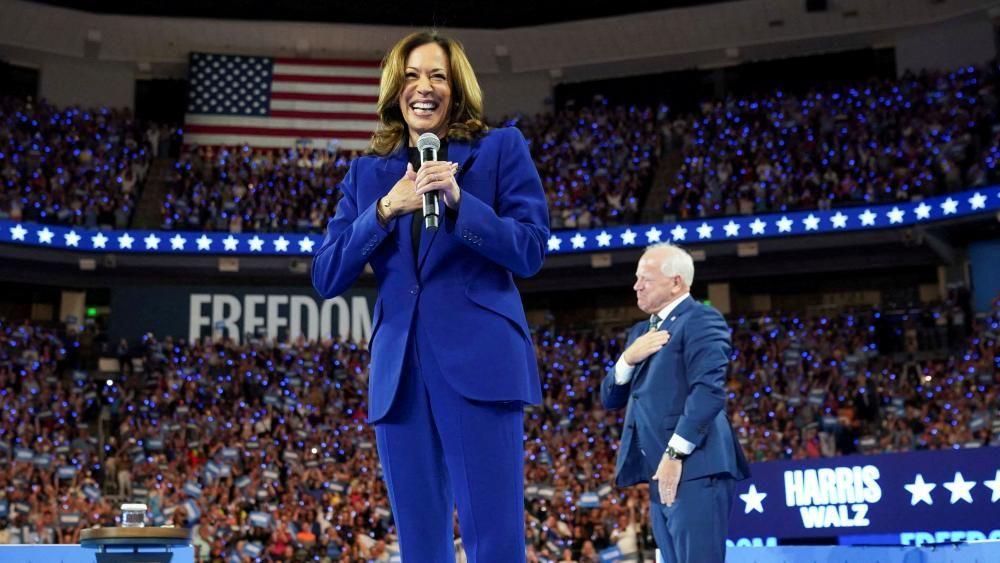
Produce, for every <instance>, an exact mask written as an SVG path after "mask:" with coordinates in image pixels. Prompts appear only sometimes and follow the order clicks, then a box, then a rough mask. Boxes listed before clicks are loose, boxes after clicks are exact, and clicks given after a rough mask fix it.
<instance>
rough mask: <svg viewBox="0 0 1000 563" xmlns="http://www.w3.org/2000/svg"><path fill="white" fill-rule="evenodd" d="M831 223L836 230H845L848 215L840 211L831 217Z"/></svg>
mask: <svg viewBox="0 0 1000 563" xmlns="http://www.w3.org/2000/svg"><path fill="white" fill-rule="evenodd" d="M830 222H831V223H833V228H834V229H843V228H845V227H847V215H844V214H843V213H841V212H840V211H838V212H837V214H836V215H834V216H833V217H830Z"/></svg>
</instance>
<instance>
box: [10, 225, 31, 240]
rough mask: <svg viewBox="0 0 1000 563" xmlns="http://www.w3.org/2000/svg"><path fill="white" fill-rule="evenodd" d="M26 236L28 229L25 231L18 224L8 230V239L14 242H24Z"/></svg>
mask: <svg viewBox="0 0 1000 563" xmlns="http://www.w3.org/2000/svg"><path fill="white" fill-rule="evenodd" d="M27 234H28V229H25V228H24V227H22V226H21V225H20V224H17V225H14V226H13V227H11V228H10V237H11V238H12V239H14V240H24V236H25V235H27Z"/></svg>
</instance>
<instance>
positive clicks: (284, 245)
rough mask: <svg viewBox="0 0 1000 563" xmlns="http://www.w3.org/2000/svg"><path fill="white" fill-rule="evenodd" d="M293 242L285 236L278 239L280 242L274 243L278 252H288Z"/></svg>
mask: <svg viewBox="0 0 1000 563" xmlns="http://www.w3.org/2000/svg"><path fill="white" fill-rule="evenodd" d="M290 242H292V241H290V240H288V239H286V238H285V237H284V236H280V237H278V240H276V241H274V249H275V250H276V251H278V252H288V243H290Z"/></svg>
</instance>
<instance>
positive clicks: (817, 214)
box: [0, 186, 1000, 256]
mask: <svg viewBox="0 0 1000 563" xmlns="http://www.w3.org/2000/svg"><path fill="white" fill-rule="evenodd" d="M996 210H1000V186H990V187H988V188H980V189H975V190H968V191H965V192H958V193H953V194H950V195H947V196H940V197H933V198H928V199H926V200H923V201H916V202H897V203H892V204H884V205H861V206H857V207H843V208H838V209H831V210H812V211H793V212H788V213H770V214H763V215H740V216H732V217H716V218H711V219H694V220H688V221H680V222H677V223H657V224H646V225H638V224H637V225H629V226H624V227H608V228H604V229H589V230H577V231H574V230H567V231H554V232H553V233H552V234H551V235H550V236H549V239H548V241H547V243H546V247H547V250H548V253H549V254H568V253H574V252H598V251H600V252H603V251H607V250H620V249H625V248H643V247H645V246H647V245H649V244H653V243H657V242H673V243H676V244H681V245H683V244H704V243H712V242H723V241H748V240H759V239H764V238H774V237H792V236H801V235H815V234H830V233H844V232H858V231H871V230H876V229H890V228H897V227H907V226H912V225H917V224H928V223H934V222H938V221H945V220H950V219H957V218H960V217H968V216H975V215H979V214H986V213H990V212H994V211H996ZM322 240H323V237H322V235H319V234H305V233H218V232H191V231H149V230H118V231H111V230H95V229H86V228H82V227H64V226H58V225H42V224H38V223H30V222H16V221H10V220H0V243H6V244H17V245H26V246H32V247H41V248H59V249H63V250H77V251H82V252H116V253H118V252H122V253H147V254H205V255H222V256H241V255H242V256H264V255H269V256H308V255H311V254H312V253H313V252H314V251H315V249H316V248H318V247H319V245H320V243H321V242H322Z"/></svg>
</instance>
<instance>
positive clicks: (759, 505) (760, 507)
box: [740, 485, 767, 514]
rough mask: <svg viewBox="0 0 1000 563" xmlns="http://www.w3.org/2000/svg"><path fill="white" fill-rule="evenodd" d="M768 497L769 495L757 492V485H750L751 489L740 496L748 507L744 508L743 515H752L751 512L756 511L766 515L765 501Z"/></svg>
mask: <svg viewBox="0 0 1000 563" xmlns="http://www.w3.org/2000/svg"><path fill="white" fill-rule="evenodd" d="M766 497H767V493H761V492H757V485H750V489H749V490H748V491H747V492H746V493H744V494H742V495H740V500H742V501H743V502H744V503H745V505H746V506H744V508H743V514H750V512H752V511H754V510H756V511H757V512H760V513H761V514H764V504H763V501H764V499H765V498H766Z"/></svg>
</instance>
